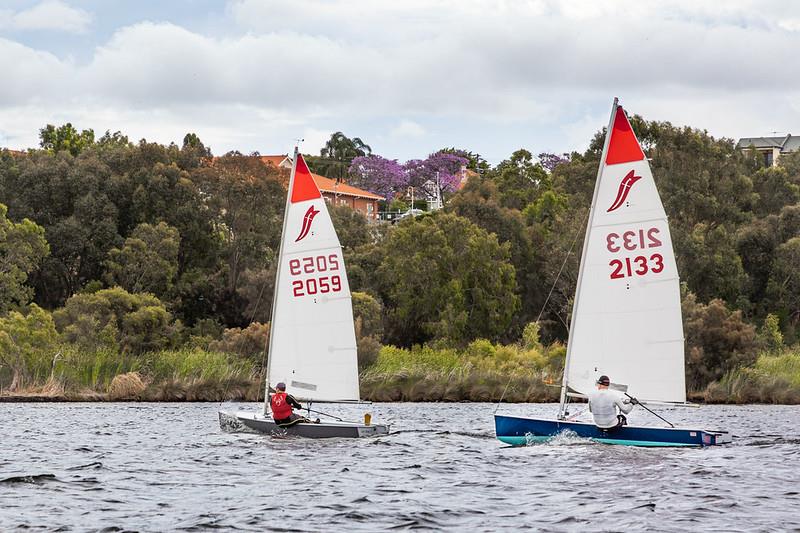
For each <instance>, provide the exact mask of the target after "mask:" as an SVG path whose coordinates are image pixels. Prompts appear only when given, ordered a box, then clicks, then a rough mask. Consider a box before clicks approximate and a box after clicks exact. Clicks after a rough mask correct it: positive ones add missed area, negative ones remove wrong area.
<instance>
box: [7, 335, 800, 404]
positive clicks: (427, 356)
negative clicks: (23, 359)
mask: <svg viewBox="0 0 800 533" xmlns="http://www.w3.org/2000/svg"><path fill="white" fill-rule="evenodd" d="M63 353H64V352H59V354H61V355H60V356H59V357H57V358H56V361H55V363H53V365H52V367H51V369H50V373H49V374H45V373H40V374H38V376H37V378H36V379H35V380H34V381H33V382H31V383H30V384H29V385H27V386H25V387H23V388H21V389H18V390H17V391H14V392H9V391H7V390H5V389H4V390H0V402H114V401H124V402H181V401H187V402H222V401H231V400H232V401H251V402H253V401H263V394H264V391H263V377H262V375H261V373H260V372H259V371H257V370H256V368H257V367H256V365H254V364H252V363H249V362H244V363H243V362H242V361H241V359H240V358H238V357H236V356H233V355H230V354H225V353H221V352H212V351H206V350H203V349H200V348H194V349H183V350H170V351H161V352H153V353H149V354H145V355H144V356H140V357H137V358H135V359H134V358H129V359H126V358H125V357H120V358H117V359H114V361H115V362H114V363H113V364H108V363H109V362H110V361H111V359H109V358H108V356H109V353H108V352H107V351H101V352H98V353H95V354H93V355H92V356H89V355H87V354H86V353H83V354H81V353H80V352H78V351H72V352H70V353H68V354H67V355H66V356H65V355H63ZM565 353H566V349H565V347H564V346H563V345H562V344H560V343H556V344H553V345H550V346H547V347H544V346H541V345H537V346H525V345H516V344H515V345H495V344H492V343H491V342H489V341H486V340H477V341H474V342H472V343H470V344H469V345H468V346H467V347H466V348H465V349H463V350H457V349H454V348H448V347H436V346H414V347H412V348H411V349H402V348H397V347H394V346H383V347H381V349H380V352H379V354H378V356H377V360H376V361H375V363H374V364H372V365H370V366H368V367H367V368H365V369H364V370H362V371H361V396H362V399H364V400H367V401H374V402H501V401H502V402H508V403H548V402H557V401H558V399H559V393H560V382H561V374H560V372H561V364H563V360H564V355H565ZM688 399H689V401H691V402H694V403H700V404H752V403H760V404H790V405H796V404H800V351H798V350H796V349H794V350H792V349H784V350H782V351H780V352H764V353H762V354H760V355H759V356H758V358H757V360H756V362H755V364H754V365H753V366H752V367H747V368H738V369H735V370H733V371H730V372H728V373H727V374H725V375H724V376H723V377H722V378H721V379H719V380H715V381H713V382H711V383H710V384H709V385H707V386H706V387H705V388H704V389H702V390H695V391H689V393H688Z"/></svg>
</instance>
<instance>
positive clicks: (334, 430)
mask: <svg viewBox="0 0 800 533" xmlns="http://www.w3.org/2000/svg"><path fill="white" fill-rule="evenodd" d="M219 425H220V428H221V429H222V430H223V431H227V432H229V433H261V434H264V435H271V436H274V437H284V436H289V435H292V436H296V437H305V438H310V439H326V438H362V437H379V436H381V435H388V434H389V426H388V425H385V424H370V425H366V424H361V423H356V422H327V421H326V422H320V423H319V424H308V423H297V424H293V425H291V426H288V427H281V426H278V425H277V424H276V423H275V421H274V420H272V418H271V417H265V416H264V415H263V414H262V413H254V412H252V411H250V412H247V411H238V412H227V411H220V412H219Z"/></svg>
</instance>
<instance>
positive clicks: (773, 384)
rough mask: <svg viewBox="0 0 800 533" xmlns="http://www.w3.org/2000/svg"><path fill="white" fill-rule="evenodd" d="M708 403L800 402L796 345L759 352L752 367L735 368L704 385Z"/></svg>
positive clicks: (798, 349)
mask: <svg viewBox="0 0 800 533" xmlns="http://www.w3.org/2000/svg"><path fill="white" fill-rule="evenodd" d="M703 399H704V400H705V401H707V402H709V403H772V404H792V405H796V404H800V347H797V346H796V347H794V348H788V349H784V351H782V352H780V353H777V354H776V353H763V354H761V355H759V356H758V359H756V362H755V365H753V366H752V367H746V368H738V369H735V370H732V371H730V372H728V373H727V374H725V376H723V377H722V379H720V380H718V381H715V382H713V383H711V384H709V385H708V387H706V390H705V391H704V394H703Z"/></svg>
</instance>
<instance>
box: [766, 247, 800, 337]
mask: <svg viewBox="0 0 800 533" xmlns="http://www.w3.org/2000/svg"><path fill="white" fill-rule="evenodd" d="M798 265H800V237H793V238H791V239H789V240H788V241H786V242H785V243H783V244H781V245H780V246H778V248H777V250H776V251H775V265H774V267H773V270H772V273H771V276H770V279H769V286H768V288H767V294H768V295H769V297H770V298H771V299H772V301H773V302H774V303H773V309H775V310H777V311H780V313H781V314H783V315H784V317H785V318H786V319H788V325H789V327H790V329H789V333H790V337H792V340H794V338H793V337H794V334H795V329H796V326H797V323H798V321H800V269H798Z"/></svg>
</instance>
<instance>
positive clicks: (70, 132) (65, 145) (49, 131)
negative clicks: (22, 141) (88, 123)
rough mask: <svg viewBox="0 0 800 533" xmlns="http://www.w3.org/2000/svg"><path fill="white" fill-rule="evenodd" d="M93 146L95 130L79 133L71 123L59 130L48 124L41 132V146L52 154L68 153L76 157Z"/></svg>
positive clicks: (60, 127)
mask: <svg viewBox="0 0 800 533" xmlns="http://www.w3.org/2000/svg"><path fill="white" fill-rule="evenodd" d="M92 144H94V131H93V130H83V131H81V132H80V133H78V130H76V129H75V127H74V126H73V125H72V124H71V123H69V122H67V123H66V124H64V125H63V126H59V127H57V128H56V127H55V126H53V125H52V124H48V125H47V126H45V127H44V128H42V129H40V130H39V146H41V147H42V148H44V149H45V150H47V151H49V152H52V153H56V152H62V151H66V152H69V153H70V154H72V155H73V156H76V155H78V154H79V153H81V152H82V151H83V150H84V149H85V148H87V147H89V146H91V145H92Z"/></svg>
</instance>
